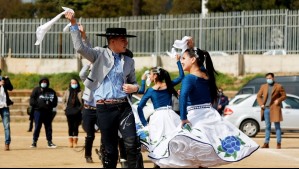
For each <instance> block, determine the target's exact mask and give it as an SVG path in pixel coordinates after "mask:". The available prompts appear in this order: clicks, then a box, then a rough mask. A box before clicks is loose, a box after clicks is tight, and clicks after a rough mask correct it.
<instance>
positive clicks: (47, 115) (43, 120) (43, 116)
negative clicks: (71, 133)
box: [33, 110, 53, 142]
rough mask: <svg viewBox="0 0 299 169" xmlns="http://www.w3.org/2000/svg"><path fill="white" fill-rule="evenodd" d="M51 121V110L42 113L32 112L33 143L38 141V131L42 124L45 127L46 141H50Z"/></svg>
mask: <svg viewBox="0 0 299 169" xmlns="http://www.w3.org/2000/svg"><path fill="white" fill-rule="evenodd" d="M52 120H53V113H52V110H50V111H43V112H41V111H37V110H35V111H34V123H35V129H34V132H33V142H37V141H38V138H39V135H40V130H41V128H42V125H43V124H44V126H45V130H46V137H47V140H48V141H52Z"/></svg>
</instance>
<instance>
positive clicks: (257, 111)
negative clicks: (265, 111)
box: [252, 99, 266, 130]
mask: <svg viewBox="0 0 299 169" xmlns="http://www.w3.org/2000/svg"><path fill="white" fill-rule="evenodd" d="M252 112H253V114H254V117H255V119H257V122H258V123H259V125H260V130H265V128H266V124H265V122H264V121H262V119H261V107H260V105H259V104H258V102H257V99H255V101H254V103H253V106H252Z"/></svg>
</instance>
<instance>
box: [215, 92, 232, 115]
mask: <svg viewBox="0 0 299 169" xmlns="http://www.w3.org/2000/svg"><path fill="white" fill-rule="evenodd" d="M228 103H229V100H228V97H227V96H225V95H224V93H223V89H222V88H219V90H218V96H217V102H216V104H215V106H214V108H215V109H216V110H217V111H218V112H219V114H220V115H221V116H222V115H223V111H224V109H225V106H227V105H228Z"/></svg>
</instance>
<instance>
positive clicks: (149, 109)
mask: <svg viewBox="0 0 299 169" xmlns="http://www.w3.org/2000/svg"><path fill="white" fill-rule="evenodd" d="M140 100H141V98H140V97H138V96H136V95H133V98H132V104H133V105H132V109H133V111H135V112H138V111H137V108H138V104H139V102H140ZM154 112H155V109H154V105H153V104H152V103H151V102H150V101H148V102H147V103H146V105H145V106H144V108H143V113H144V117H145V119H146V120H147V121H149V117H150V116H151V115H152V114H153V113H154Z"/></svg>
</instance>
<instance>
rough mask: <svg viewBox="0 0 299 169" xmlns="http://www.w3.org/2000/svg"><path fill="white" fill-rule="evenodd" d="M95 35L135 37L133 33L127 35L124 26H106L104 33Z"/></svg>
mask: <svg viewBox="0 0 299 169" xmlns="http://www.w3.org/2000/svg"><path fill="white" fill-rule="evenodd" d="M97 36H104V37H111V36H124V37H128V38H135V37H137V36H135V35H128V34H127V29H126V28H107V29H106V33H105V34H97Z"/></svg>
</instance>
